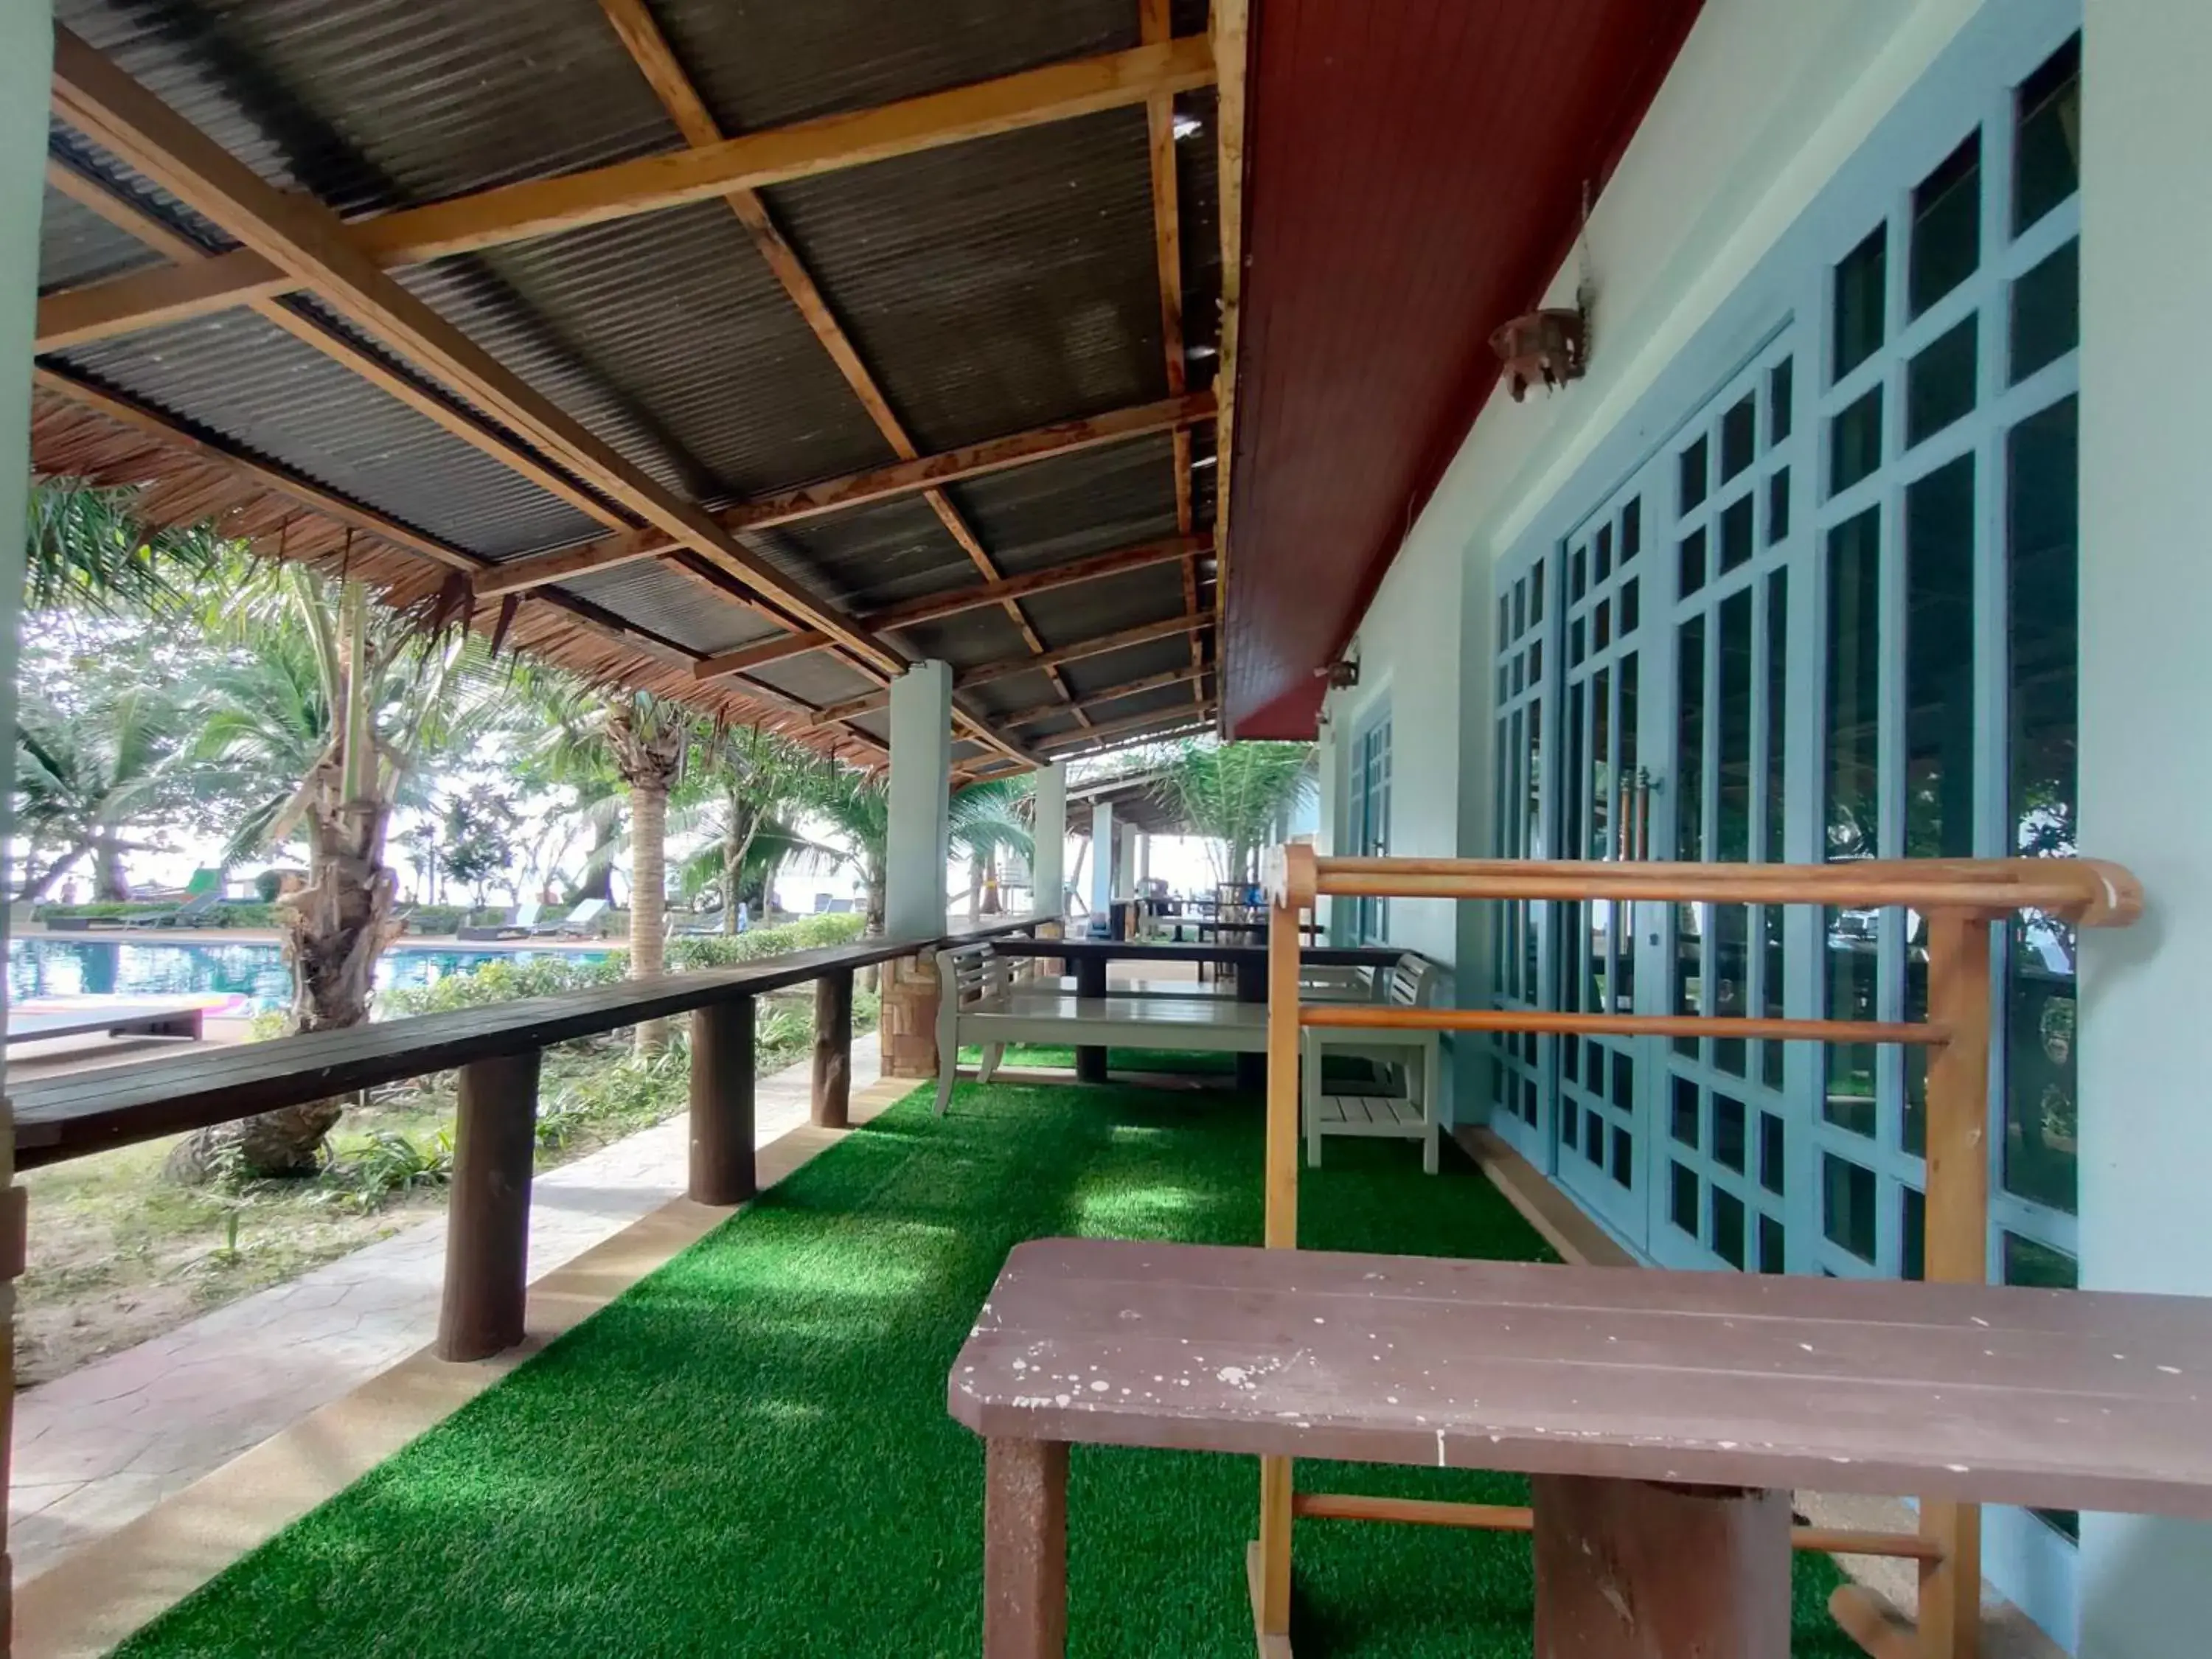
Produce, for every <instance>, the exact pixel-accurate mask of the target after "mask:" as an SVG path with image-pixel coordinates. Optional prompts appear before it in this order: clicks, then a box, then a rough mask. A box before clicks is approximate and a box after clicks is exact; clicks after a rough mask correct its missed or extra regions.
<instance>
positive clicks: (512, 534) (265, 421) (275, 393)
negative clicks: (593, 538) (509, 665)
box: [61, 311, 599, 557]
mask: <svg viewBox="0 0 2212 1659" xmlns="http://www.w3.org/2000/svg"><path fill="white" fill-rule="evenodd" d="M61 361H62V362H64V363H66V364H67V365H69V367H70V368H72V369H73V370H75V371H76V372H77V373H79V374H82V375H83V376H85V377H86V378H88V379H90V380H94V381H96V382H98V383H100V384H101V385H103V386H110V387H112V388H114V389H116V390H118V391H121V392H127V393H129V394H130V395H131V397H132V398H135V399H136V400H137V401H138V402H140V403H144V404H152V405H153V406H155V408H157V409H161V410H167V411H169V412H170V413H173V414H174V415H177V416H181V417H182V418H184V419H185V420H186V421H187V422H190V423H191V424H192V425H195V426H197V427H199V428H203V429H205V430H208V431H212V432H216V433H218V434H220V435H222V436H223V437H225V438H228V439H229V440H231V441H233V442H234V443H236V444H238V445H240V447H244V448H246V449H247V450H250V451H252V452H253V453H256V454H260V455H265V456H268V457H270V459H275V460H277V461H281V462H283V464H284V465H287V466H289V467H290V468H291V469H292V470H293V471H296V472H299V473H301V474H302V475H303V476H305V477H309V478H313V479H314V480H315V481H316V482H317V483H324V484H327V485H329V486H330V487H331V489H336V490H338V491H339V492H340V493H342V494H344V495H350V496H353V497H354V498H355V499H356V500H358V501H368V502H371V503H374V505H376V506H378V507H382V508H383V509H384V510H385V511H386V512H388V513H392V516H393V517H395V518H398V519H401V520H404V521H406V522H407V523H410V524H412V525H414V526H416V527H418V528H420V529H422V530H427V531H429V532H432V533H433V534H435V535H437V536H441V537H443V538H446V539H447V540H450V541H453V542H457V543H459V544H460V545H462V546H464V547H467V548H470V549H472V550H475V551H477V552H479V553H483V554H487V555H489V556H494V557H497V556H501V555H504V554H511V553H517V552H522V551H526V550H530V549H533V548H542V547H554V546H559V545H562V544H565V543H568V542H572V541H576V540H580V539H582V538H586V537H588V536H590V535H591V534H592V533H593V532H596V531H598V530H599V526H598V525H597V524H596V523H594V522H593V521H592V520H591V519H589V518H587V517H586V516H585V515H584V514H583V513H580V512H579V511H578V510H577V509H576V508H575V507H571V506H569V505H568V503H567V502H565V501H561V500H560V499H559V498H557V497H556V496H554V495H549V494H547V493H546V491H544V489H540V488H539V487H538V485H536V484H534V483H530V482H528V481H527V480H526V479H524V478H522V477H519V476H518V475H517V474H515V473H514V472H513V471H510V470H509V469H508V468H507V467H506V466H504V465H501V463H499V462H497V461H495V460H493V459H491V458H490V457H489V456H487V455H485V454H483V453H482V452H481V451H479V450H477V449H474V448H471V447H470V446H468V445H467V444H465V443H464V442H462V441H460V440H459V438H456V437H454V436H453V435H452V434H451V433H449V432H447V431H446V430H445V429H444V428H441V427H440V426H439V425H437V424H436V423H435V422H433V421H431V420H430V419H429V418H428V416H422V415H419V414H417V413H416V412H415V410H411V409H410V408H408V407H407V406H406V405H405V404H402V403H400V402H399V401H398V399H397V398H392V397H390V396H387V395H386V393H384V392H380V391H378V390H377V389H376V388H374V386H369V385H368V383H366V382H365V381H363V380H362V379H361V378H360V377H359V376H358V375H356V374H353V373H351V372H350V371H349V370H348V369H346V368H343V367H342V366H340V365H339V364H337V363H335V362H331V359H330V358H328V357H326V356H323V355H322V354H321V353H320V352H319V351H317V350H315V349H313V347H311V346H308V345H307V344H305V343H302V342H301V341H299V340H295V339H294V338H293V337H291V336H290V335H289V334H286V333H285V332H283V331H282V330H281V329H279V328H277V327H276V325H274V324H271V323H268V322H264V321H263V320H262V319H260V318H258V317H256V316H254V315H253V314H252V313H250V312H244V311H226V312H221V313H216V314H215V315H213V316H208V317H199V318H195V319H191V320H190V321H188V322H182V323H173V324H171V325H168V326H167V327H166V328H158V329H151V330H149V331H146V332H145V333H143V334H131V335H125V336H124V337H120V338H118V339H112V340H103V341H101V342H100V343H97V344H94V345H89V346H85V347H82V348H81V349H77V350H74V351H70V352H65V353H64V354H62V355H61Z"/></svg>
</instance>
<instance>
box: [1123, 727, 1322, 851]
mask: <svg viewBox="0 0 2212 1659" xmlns="http://www.w3.org/2000/svg"><path fill="white" fill-rule="evenodd" d="M1316 787H1318V786H1317V782H1316V778H1315V775H1314V748H1313V745H1312V744H1305V743H1225V744H1198V743H1188V744H1183V745H1182V748H1181V749H1180V750H1178V751H1177V752H1176V755H1175V757H1173V758H1172V759H1170V761H1169V762H1168V763H1167V766H1166V768H1165V769H1164V771H1163V772H1162V773H1161V775H1160V780H1159V781H1158V783H1157V784H1155V785H1154V786H1153V793H1154V795H1155V796H1156V797H1157V798H1158V799H1159V801H1160V802H1161V803H1162V804H1163V805H1166V806H1168V807H1170V808H1172V809H1173V810H1174V811H1176V813H1177V814H1178V815H1179V816H1180V817H1182V820H1183V822H1184V823H1187V824H1188V825H1189V826H1190V829H1191V833H1193V834H1194V835H1198V836H1205V837H1206V839H1207V840H1208V841H1209V842H1212V843H1213V844H1212V846H1210V847H1209V848H1207V854H1208V856H1209V857H1211V858H1212V860H1213V866H1214V871H1215V873H1216V874H1217V875H1218V876H1219V877H1220V878H1221V879H1222V880H1223V881H1250V880H1252V879H1253V878H1254V877H1255V873H1256V872H1255V870H1254V868H1253V864H1254V860H1255V856H1256V855H1257V854H1258V852H1259V850H1260V848H1262V847H1264V846H1266V845H1267V843H1268V842H1269V841H1270V840H1272V839H1273V837H1274V836H1275V835H1276V833H1277V825H1278V824H1279V823H1280V821H1281V820H1282V818H1283V816H1284V815H1285V813H1286V812H1288V811H1290V810H1291V808H1292V807H1294V806H1296V805H1298V804H1300V803H1301V802H1303V801H1305V800H1309V799H1312V797H1313V794H1314V792H1315V790H1316Z"/></svg>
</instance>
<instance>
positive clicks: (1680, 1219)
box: [1667, 1164, 1698, 1238]
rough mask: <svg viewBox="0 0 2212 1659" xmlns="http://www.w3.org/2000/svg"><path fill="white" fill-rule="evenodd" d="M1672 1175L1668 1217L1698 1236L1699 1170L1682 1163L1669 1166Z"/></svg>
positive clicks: (1682, 1228)
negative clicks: (1691, 1168) (1684, 1165)
mask: <svg viewBox="0 0 2212 1659" xmlns="http://www.w3.org/2000/svg"><path fill="white" fill-rule="evenodd" d="M1667 1169H1668V1175H1669V1176H1670V1177H1671V1180H1670V1182H1669V1183H1668V1184H1669V1188H1670V1190H1669V1192H1668V1197H1667V1218H1668V1220H1669V1221H1671V1222H1673V1223H1674V1225H1676V1226H1677V1227H1680V1229H1681V1230H1682V1231H1684V1232H1686V1233H1687V1234H1689V1236H1690V1237H1692V1238H1695V1237H1697V1236H1698V1172H1697V1171H1696V1170H1690V1169H1686V1168H1684V1167H1683V1166H1682V1165H1681V1164H1668V1166H1667Z"/></svg>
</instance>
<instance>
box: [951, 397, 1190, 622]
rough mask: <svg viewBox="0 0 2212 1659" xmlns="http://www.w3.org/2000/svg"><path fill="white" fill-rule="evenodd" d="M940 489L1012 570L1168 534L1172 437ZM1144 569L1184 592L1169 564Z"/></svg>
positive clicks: (1172, 525) (1172, 509) (1171, 529)
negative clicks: (1149, 570) (1149, 569)
mask: <svg viewBox="0 0 2212 1659" xmlns="http://www.w3.org/2000/svg"><path fill="white" fill-rule="evenodd" d="M946 493H947V494H948V495H951V498H952V500H953V501H954V502H955V503H956V504H957V506H958V507H959V508H960V510H961V512H962V513H963V514H964V515H965V516H966V517H967V520H968V522H969V524H970V525H971V526H973V527H974V528H975V533H976V536H977V538H979V539H980V540H981V542H982V544H983V545H984V546H985V547H987V549H989V550H990V552H991V556H992V557H993V558H994V559H996V560H997V561H998V562H999V564H1000V568H1003V569H1004V570H1005V571H1006V574H1008V575H1018V574H1021V573H1022V572H1024V571H1029V570H1038V569H1042V568H1045V567H1047V566H1049V565H1056V564H1066V562H1069V561H1070V560H1072V559H1079V558H1082V557H1085V556H1087V555H1090V554H1093V553H1103V552H1108V551H1110V550H1113V549H1115V548H1120V547H1132V546H1134V545H1135V544H1138V543H1139V542H1145V541H1150V540H1153V539H1156V538H1162V537H1167V536H1172V535H1174V534H1175V533H1176V504H1175V448H1174V441H1173V440H1172V439H1170V437H1169V436H1168V435H1167V434H1165V433H1159V434H1156V435H1153V436H1152V437H1148V438H1135V439H1132V440H1130V441H1128V442H1127V443H1119V444H1109V445H1106V446H1103V447H1100V448H1097V449H1085V450H1079V451H1078V452H1076V453H1074V454H1073V455H1060V456H1055V457H1054V459H1050V460H1046V461H1039V462H1037V463H1036V465H1033V466H1023V467H1016V468H1013V469H1012V470H1011V471H1006V472H996V473H992V474H989V475H988V476H987V477H981V478H975V479H971V480H970V481H969V482H968V483H963V484H957V485H955V486H953V488H952V489H950V490H949V491H947V492H946ZM1149 574H1151V575H1152V577H1153V578H1154V579H1155V580H1159V581H1163V582H1165V583H1166V584H1168V585H1169V586H1173V587H1175V588H1176V591H1177V592H1181V591H1182V587H1181V582H1182V579H1181V578H1180V577H1179V576H1178V575H1176V573H1175V570H1174V568H1173V567H1172V566H1167V565H1158V566H1154V567H1153V568H1152V571H1151V572H1150V573H1149Z"/></svg>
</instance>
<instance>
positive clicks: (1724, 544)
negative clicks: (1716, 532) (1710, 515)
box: [1721, 495, 1754, 574]
mask: <svg viewBox="0 0 2212 1659" xmlns="http://www.w3.org/2000/svg"><path fill="white" fill-rule="evenodd" d="M1753 510H1754V509H1753V503H1752V498H1751V497H1750V496H1749V495H1739V496H1738V497H1736V499H1735V501H1731V502H1729V505H1728V507H1727V508H1726V509H1725V510H1724V511H1723V513H1721V569H1722V571H1723V574H1725V573H1726V572H1728V571H1730V570H1733V569H1735V568H1736V567H1737V566H1738V565H1740V564H1742V563H1743V562H1745V561H1747V559H1749V558H1750V557H1751V552H1752V548H1753V538H1752V528H1751V516H1752V513H1753Z"/></svg>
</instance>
